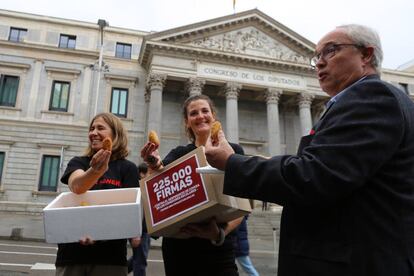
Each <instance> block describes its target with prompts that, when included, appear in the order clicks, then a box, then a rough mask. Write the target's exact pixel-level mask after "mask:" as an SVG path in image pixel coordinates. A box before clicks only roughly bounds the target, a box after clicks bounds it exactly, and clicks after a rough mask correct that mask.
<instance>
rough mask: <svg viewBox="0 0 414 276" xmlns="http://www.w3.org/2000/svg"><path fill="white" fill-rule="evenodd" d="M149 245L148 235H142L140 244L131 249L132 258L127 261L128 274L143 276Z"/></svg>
mask: <svg viewBox="0 0 414 276" xmlns="http://www.w3.org/2000/svg"><path fill="white" fill-rule="evenodd" d="M150 243H151V240H150V236H149V235H148V233H142V236H141V244H140V245H139V246H138V247H135V248H132V257H130V258H129V259H128V273H129V272H131V271H134V276H145V270H146V268H147V258H148V251H149V248H150Z"/></svg>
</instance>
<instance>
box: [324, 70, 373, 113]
mask: <svg viewBox="0 0 414 276" xmlns="http://www.w3.org/2000/svg"><path fill="white" fill-rule="evenodd" d="M366 77H367V76H363V77H362V78H360V79H359V80H357V81H356V82H354V83H353V84H351V85H350V86H348V87H346V88H345V89H344V90H342V91H341V92H339V93H338V94H336V95H335V96H333V97H332V98H330V99H329V101H328V102H327V103H326V106H327V107H328V106H330V105H332V104H334V103H336V102H337V101H338V100H339V98H340V97H342V95H343V94H345V92H346V91H347V90H348V89H349V88H351V87H352V86H354V85H355V84H357V83H359V82H361V81H363V80H364V79H365V78H366Z"/></svg>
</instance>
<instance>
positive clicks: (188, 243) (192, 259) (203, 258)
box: [162, 144, 244, 276]
mask: <svg viewBox="0 0 414 276" xmlns="http://www.w3.org/2000/svg"><path fill="white" fill-rule="evenodd" d="M230 145H231V146H232V148H233V150H234V151H235V152H236V153H238V154H244V151H243V149H242V147H241V146H239V145H237V144H230ZM194 149H196V146H195V145H194V144H188V145H186V146H179V147H177V148H175V149H173V150H171V151H170V152H169V153H168V154H167V156H166V157H165V158H164V160H163V164H164V165H168V164H169V163H171V162H173V161H175V160H176V159H178V158H180V157H182V156H184V155H185V154H187V153H189V152H190V151H192V150H194ZM232 234H233V232H232V233H230V234H229V235H227V236H226V238H225V240H224V244H223V245H221V246H215V245H213V244H211V241H210V240H207V239H201V238H189V239H174V238H166V237H164V238H163V240H162V255H163V258H164V267H165V273H166V275H167V276H173V275H174V276H193V275H215V276H216V275H223V276H224V275H225V276H227V275H229V276H230V275H237V266H236V264H235V256H234V250H233V240H232Z"/></svg>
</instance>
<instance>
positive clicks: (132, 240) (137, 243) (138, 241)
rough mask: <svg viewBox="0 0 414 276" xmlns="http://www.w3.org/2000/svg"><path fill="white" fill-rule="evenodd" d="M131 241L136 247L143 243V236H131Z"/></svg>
mask: <svg viewBox="0 0 414 276" xmlns="http://www.w3.org/2000/svg"><path fill="white" fill-rule="evenodd" d="M129 243H130V244H131V246H132V247H133V248H136V247H138V246H139V245H140V244H141V237H135V238H131V239H129Z"/></svg>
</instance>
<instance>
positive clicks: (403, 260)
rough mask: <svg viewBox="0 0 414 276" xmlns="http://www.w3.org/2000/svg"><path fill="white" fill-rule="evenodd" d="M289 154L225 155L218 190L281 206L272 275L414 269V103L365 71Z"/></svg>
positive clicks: (364, 274) (365, 274) (355, 275)
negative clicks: (276, 261) (275, 270)
mask: <svg viewBox="0 0 414 276" xmlns="http://www.w3.org/2000/svg"><path fill="white" fill-rule="evenodd" d="M311 133H312V135H308V136H304V137H303V138H302V141H301V143H300V146H299V150H298V153H297V155H283V156H275V157H273V158H271V159H269V160H266V159H263V158H260V157H251V158H249V157H247V156H240V155H237V154H234V155H232V156H231V157H230V158H229V160H228V162H227V165H226V173H225V185H224V193H226V194H229V195H235V196H240V197H248V198H254V199H259V200H263V201H269V202H274V203H277V204H280V205H282V206H283V207H284V208H283V214H282V219H281V233H280V248H279V266H278V270H279V272H278V276H295V275H305V276H309V275H315V276H324V275H327V276H333V275H335V276H341V275H352V276H359V275H361V276H374V275H375V276H382V275H383V276H385V275H387V276H389V275H398V276H408V275H410V276H412V275H414V104H413V102H412V101H411V100H410V99H409V97H408V96H407V95H406V94H404V92H402V91H401V90H399V89H397V88H396V87H394V86H392V85H390V84H388V83H385V82H383V81H381V80H380V79H379V78H378V76H376V75H372V76H369V77H367V78H366V79H364V80H362V81H360V82H358V83H356V84H355V85H353V86H351V87H349V88H348V89H347V91H346V92H345V93H344V94H342V96H341V97H340V98H339V100H338V101H337V102H336V103H334V104H333V105H332V106H331V107H330V108H329V110H327V112H326V113H325V114H324V115H323V116H322V118H321V119H320V121H319V122H318V123H317V124H316V125H315V126H314V128H313V131H311Z"/></svg>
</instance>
